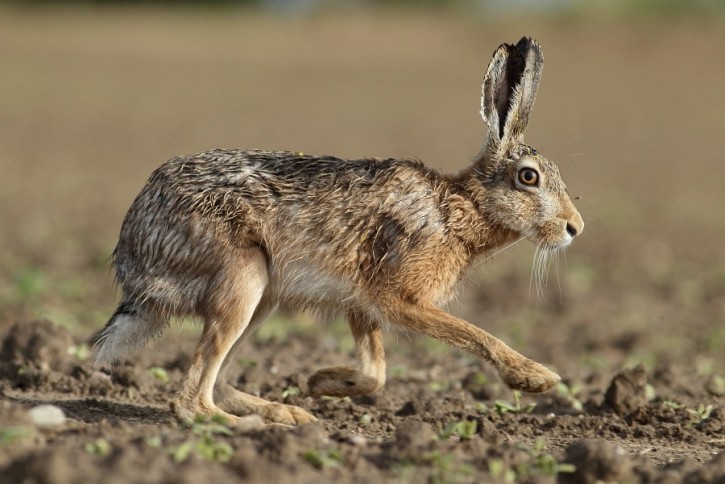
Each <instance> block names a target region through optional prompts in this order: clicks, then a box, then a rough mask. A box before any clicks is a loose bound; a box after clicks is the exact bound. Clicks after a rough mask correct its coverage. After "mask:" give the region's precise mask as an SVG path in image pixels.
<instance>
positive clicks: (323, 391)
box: [307, 366, 384, 397]
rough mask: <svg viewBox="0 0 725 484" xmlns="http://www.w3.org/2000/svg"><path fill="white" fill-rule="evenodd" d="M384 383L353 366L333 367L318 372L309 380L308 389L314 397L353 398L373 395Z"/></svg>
mask: <svg viewBox="0 0 725 484" xmlns="http://www.w3.org/2000/svg"><path fill="white" fill-rule="evenodd" d="M383 384H384V381H383V382H381V381H379V379H377V378H374V377H372V376H368V375H366V374H364V373H363V372H362V371H360V370H358V369H357V368H353V367H351V366H332V367H330V368H323V369H322V370H319V371H316V372H315V373H314V374H313V375H312V376H310V378H309V379H308V380H307V389H308V390H309V392H310V395H312V396H313V397H321V396H328V397H352V396H355V395H366V394H368V393H373V392H374V391H375V390H378V389H379V388H380V387H382V386H383Z"/></svg>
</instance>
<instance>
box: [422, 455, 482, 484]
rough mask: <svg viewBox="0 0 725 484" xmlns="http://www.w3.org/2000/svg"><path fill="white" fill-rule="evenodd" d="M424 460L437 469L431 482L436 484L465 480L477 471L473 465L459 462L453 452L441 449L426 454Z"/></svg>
mask: <svg viewBox="0 0 725 484" xmlns="http://www.w3.org/2000/svg"><path fill="white" fill-rule="evenodd" d="M424 460H425V461H426V462H428V463H429V464H430V466H431V467H432V468H433V469H434V470H435V471H436V473H435V474H433V475H432V476H431V482H433V483H434V484H445V483H452V482H465V481H467V480H468V479H470V476H472V475H473V474H474V473H475V472H476V469H475V468H474V467H473V466H472V465H470V464H466V463H464V462H457V461H455V460H454V457H453V454H443V453H442V452H441V451H440V450H434V451H433V452H430V453H429V454H427V455H425V457H424Z"/></svg>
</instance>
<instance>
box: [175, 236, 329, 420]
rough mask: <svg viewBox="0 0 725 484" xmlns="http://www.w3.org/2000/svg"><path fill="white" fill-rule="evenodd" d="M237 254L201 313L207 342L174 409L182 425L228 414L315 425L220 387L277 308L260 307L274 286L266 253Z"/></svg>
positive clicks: (300, 414) (293, 410) (302, 414)
mask: <svg viewBox="0 0 725 484" xmlns="http://www.w3.org/2000/svg"><path fill="white" fill-rule="evenodd" d="M236 255H237V257H234V258H229V260H227V261H225V262H226V264H225V265H224V267H225V269H224V270H223V271H221V272H220V273H219V274H217V275H216V276H215V280H214V284H213V285H212V287H209V288H208V294H209V300H208V301H207V302H206V303H205V305H204V307H203V308H202V311H201V313H202V314H203V316H204V330H203V332H202V335H201V340H200V341H199V344H198V345H197V347H196V350H195V351H194V357H193V359H192V364H191V368H190V369H189V371H188V372H187V373H186V375H185V376H184V379H183V381H182V386H181V391H180V392H179V395H178V397H177V398H176V400H175V401H174V402H172V403H171V410H172V412H173V413H174V415H175V416H176V418H178V419H180V420H184V419H193V418H194V417H195V416H196V415H198V414H201V415H222V416H224V417H226V418H227V420H229V421H230V422H231V423H235V422H237V421H238V420H239V418H238V417H237V416H236V415H232V413H234V414H239V415H246V414H249V413H257V414H259V415H261V416H262V417H264V418H266V419H268V420H270V421H272V422H278V423H284V424H296V423H307V422H311V421H314V420H315V417H313V416H312V415H310V414H309V413H307V412H306V411H305V410H303V409H301V408H298V407H289V406H287V405H282V404H275V403H272V402H268V401H266V400H263V399H261V398H258V397H254V396H252V395H248V394H245V393H242V392H240V391H238V390H236V389H234V388H232V387H231V386H229V385H228V384H226V383H224V382H217V378H218V377H219V375H220V373H221V376H224V373H225V370H226V366H227V365H228V363H229V354H230V352H231V350H232V349H234V348H235V346H237V343H241V341H242V340H243V335H244V332H245V331H246V330H247V328H248V326H249V325H250V322H251V321H252V320H253V319H255V321H254V323H257V322H258V321H257V320H261V319H263V318H264V317H265V316H266V315H267V313H268V312H269V310H270V309H271V308H269V307H268V306H269V305H267V304H261V305H260V302H262V299H263V295H264V291H265V288H266V286H267V281H268V274H267V261H266V258H265V256H264V254H263V253H262V252H261V251H260V250H257V249H250V250H244V251H239V252H238V253H237V254H236ZM215 399H216V401H218V402H219V405H217V403H216V401H215Z"/></svg>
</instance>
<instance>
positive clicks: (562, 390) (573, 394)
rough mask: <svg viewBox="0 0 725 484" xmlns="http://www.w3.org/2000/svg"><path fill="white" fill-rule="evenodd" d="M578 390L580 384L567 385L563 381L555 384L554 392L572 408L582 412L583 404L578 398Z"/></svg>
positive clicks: (579, 390) (579, 389)
mask: <svg viewBox="0 0 725 484" xmlns="http://www.w3.org/2000/svg"><path fill="white" fill-rule="evenodd" d="M579 392H581V386H580V385H572V386H569V385H567V384H566V383H564V382H559V383H557V384H556V394H557V395H559V397H561V398H563V399H564V400H566V401H567V402H568V403H569V406H571V408H572V409H574V410H575V411H577V412H582V411H583V410H584V405H583V404H582V402H581V400H579V398H578V395H579Z"/></svg>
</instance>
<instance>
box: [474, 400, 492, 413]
mask: <svg viewBox="0 0 725 484" xmlns="http://www.w3.org/2000/svg"><path fill="white" fill-rule="evenodd" d="M473 408H475V409H476V411H477V412H480V413H486V412H488V410H489V408H488V405H486V404H485V403H483V402H476V403H475V404H474V405H473Z"/></svg>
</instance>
